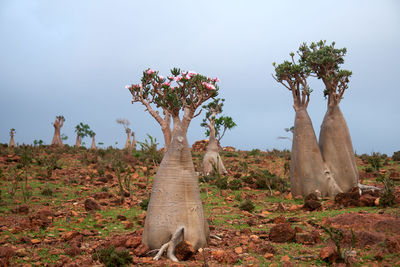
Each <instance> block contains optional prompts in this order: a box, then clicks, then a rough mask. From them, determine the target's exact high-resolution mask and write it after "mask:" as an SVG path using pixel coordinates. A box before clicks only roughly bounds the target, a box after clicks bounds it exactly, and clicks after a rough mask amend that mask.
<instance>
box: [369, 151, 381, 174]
mask: <svg viewBox="0 0 400 267" xmlns="http://www.w3.org/2000/svg"><path fill="white" fill-rule="evenodd" d="M382 159H383V157H382V154H381V153H378V152H373V153H372V154H371V156H370V157H369V158H368V163H369V164H370V165H371V167H372V168H374V170H375V171H379V169H380V168H381V167H382Z"/></svg>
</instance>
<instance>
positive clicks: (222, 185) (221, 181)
mask: <svg viewBox="0 0 400 267" xmlns="http://www.w3.org/2000/svg"><path fill="white" fill-rule="evenodd" d="M215 185H216V186H217V187H218V188H219V189H227V188H228V179H227V178H226V177H222V176H220V177H219V178H217V179H216V180H215Z"/></svg>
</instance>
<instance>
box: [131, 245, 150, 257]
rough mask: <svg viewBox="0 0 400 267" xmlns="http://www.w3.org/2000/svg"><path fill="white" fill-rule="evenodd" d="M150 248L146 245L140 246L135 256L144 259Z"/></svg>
mask: <svg viewBox="0 0 400 267" xmlns="http://www.w3.org/2000/svg"><path fill="white" fill-rule="evenodd" d="M149 250H150V249H149V247H148V246H147V245H146V244H143V243H142V244H140V245H139V246H138V247H137V248H135V249H134V250H133V254H135V255H136V256H139V257H143V256H145V255H146V253H147V252H148V251H149Z"/></svg>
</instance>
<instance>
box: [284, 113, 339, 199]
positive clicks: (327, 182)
mask: <svg viewBox="0 0 400 267" xmlns="http://www.w3.org/2000/svg"><path fill="white" fill-rule="evenodd" d="M290 182H291V191H292V194H293V195H294V196H298V195H301V196H307V195H308V194H310V193H317V195H320V196H322V197H323V196H330V197H334V196H335V195H336V194H337V193H339V192H341V190H340V188H339V187H338V186H337V184H336V182H335V180H334V179H333V178H332V177H331V172H330V170H329V168H328V167H327V166H326V164H325V163H324V161H323V159H322V155H321V152H320V149H319V146H318V142H317V138H316V136H315V132H314V128H313V126H312V122H311V119H310V117H309V115H308V113H307V110H306V109H305V108H297V109H296V117H295V123H294V133H293V143H292V153H291V162H290Z"/></svg>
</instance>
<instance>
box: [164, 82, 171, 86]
mask: <svg viewBox="0 0 400 267" xmlns="http://www.w3.org/2000/svg"><path fill="white" fill-rule="evenodd" d="M162 85H167V86H171V83H169V82H164V83H163V84H162Z"/></svg>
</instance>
